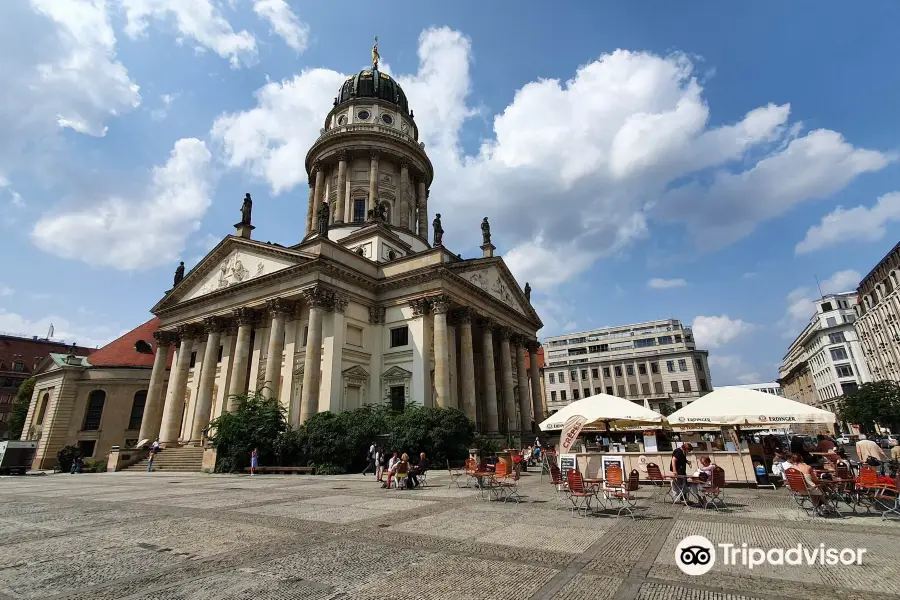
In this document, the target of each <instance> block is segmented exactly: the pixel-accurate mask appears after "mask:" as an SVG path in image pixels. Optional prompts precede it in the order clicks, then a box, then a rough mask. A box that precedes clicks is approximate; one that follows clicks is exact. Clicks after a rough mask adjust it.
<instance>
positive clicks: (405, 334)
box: [391, 325, 409, 348]
mask: <svg viewBox="0 0 900 600" xmlns="http://www.w3.org/2000/svg"><path fill="white" fill-rule="evenodd" d="M408 345H409V327H406V326H405V325H404V326H403V327H395V328H394V329H391V348H399V347H400V346H408Z"/></svg>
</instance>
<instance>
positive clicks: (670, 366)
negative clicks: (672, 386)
mask: <svg viewBox="0 0 900 600" xmlns="http://www.w3.org/2000/svg"><path fill="white" fill-rule="evenodd" d="M666 371H668V372H669V373H674V372H675V361H674V360H667V361H666Z"/></svg>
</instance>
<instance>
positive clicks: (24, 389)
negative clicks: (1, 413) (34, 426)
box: [9, 377, 37, 440]
mask: <svg viewBox="0 0 900 600" xmlns="http://www.w3.org/2000/svg"><path fill="white" fill-rule="evenodd" d="M36 381H37V380H36V379H35V378H34V377H29V378H28V379H26V380H25V381H23V382H22V384H21V385H20V386H19V389H18V390H17V391H16V398H15V400H13V405H12V411H11V413H10V416H9V439H11V440H17V439H19V438H21V437H22V429H23V428H24V427H25V419H26V418H27V417H28V408H29V406H31V395H32V394H33V393H34V384H35V382H36Z"/></svg>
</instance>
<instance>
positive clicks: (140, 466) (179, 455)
mask: <svg viewBox="0 0 900 600" xmlns="http://www.w3.org/2000/svg"><path fill="white" fill-rule="evenodd" d="M202 466H203V448H195V447H193V446H187V447H184V448H164V449H163V451H162V452H160V453H158V454H157V455H156V458H154V459H153V470H154V471H166V472H182V473H199V472H200V468H201V467H202ZM124 470H127V471H146V470H147V459H146V458H145V459H143V460H141V461H140V462H137V463H135V464H133V465H131V466H130V467H126V468H125V469H124Z"/></svg>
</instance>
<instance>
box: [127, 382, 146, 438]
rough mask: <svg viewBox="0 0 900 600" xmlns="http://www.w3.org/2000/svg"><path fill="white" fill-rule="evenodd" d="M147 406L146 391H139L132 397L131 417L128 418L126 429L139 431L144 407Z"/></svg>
mask: <svg viewBox="0 0 900 600" xmlns="http://www.w3.org/2000/svg"><path fill="white" fill-rule="evenodd" d="M146 405H147V390H141V391H139V392H138V393H136V394H135V395H134V402H132V403H131V415H130V416H129V417H128V429H140V428H141V420H142V419H143V418H144V407H145V406H146Z"/></svg>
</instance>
